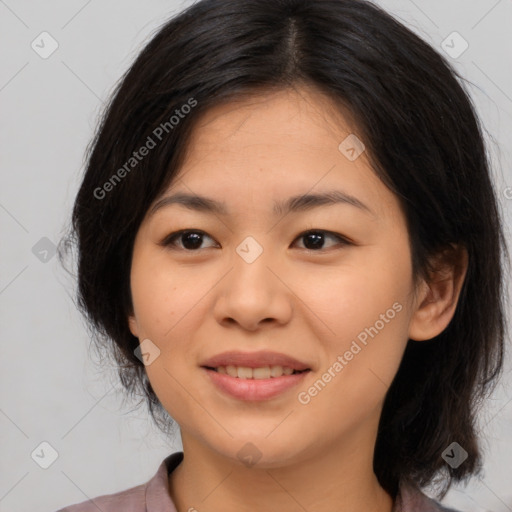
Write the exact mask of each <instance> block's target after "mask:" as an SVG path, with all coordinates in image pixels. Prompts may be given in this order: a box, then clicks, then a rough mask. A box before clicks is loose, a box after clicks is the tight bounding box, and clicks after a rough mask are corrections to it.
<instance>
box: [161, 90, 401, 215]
mask: <svg viewBox="0 0 512 512" xmlns="http://www.w3.org/2000/svg"><path fill="white" fill-rule="evenodd" d="M356 130H357V127H356V126H355V124H354V122H353V120H352V118H351V116H350V114H349V113H348V112H347V113H345V112H344V113H343V114H342V113H341V111H340V109H339V108H337V107H336V106H335V105H334V104H333V102H332V101H331V100H330V99H329V98H327V97H326V96H324V95H323V94H321V93H320V92H318V91H316V90H312V89H307V88H306V89H300V90H292V89H287V90H282V91H278V92H273V93H267V94H259V95H257V96H251V97H246V98H244V99H238V100H234V101H230V102H227V103H224V104H222V105H217V106H215V107H213V108H211V109H209V110H207V111H206V112H205V113H204V114H203V115H202V117H201V118H200V119H199V120H198V122H197V124H196V126H195V128H194V130H193V132H192V134H191V139H190V141H189V145H188V150H187V153H186V156H185V159H184V162H183V165H182V167H181V168H180V170H179V172H178V173H177V175H176V176H175V177H174V179H173V182H172V184H171V185H170V186H169V188H168V190H167V191H166V192H165V193H164V194H163V195H166V194H168V193H170V192H171V191H172V192H177V191H181V192H187V193H193V194H194V193H195V194H197V195H203V196H210V197H215V198H218V199H219V200H220V201H223V202H225V203H228V204H229V203H233V204H235V203H237V202H239V203H240V204H243V205H245V206H247V201H248V200H249V201H257V202H258V203H261V201H262V200H267V201H268V203H269V205H271V206H272V207H273V205H274V204H275V202H276V201H277V200H280V199H286V198H287V197H289V196H291V195H300V194H306V193H315V192H320V191H323V190H333V189H338V190H340V189H341V190H343V192H345V193H346V194H349V195H351V196H354V197H357V198H358V199H360V200H361V202H363V203H366V204H373V205H372V209H373V210H374V211H375V212H376V213H377V214H380V215H382V214H384V213H385V212H384V210H387V211H388V214H389V210H390V209H393V208H395V209H396V208H397V207H398V205H397V201H396V199H395V198H394V196H393V194H392V193H391V192H390V191H389V190H388V189H387V188H386V187H385V186H384V185H383V183H382V182H381V181H380V180H379V179H378V177H377V176H376V175H375V173H374V171H373V170H372V168H371V166H370V164H369V162H368V158H367V155H366V154H365V152H364V151H363V152H362V153H361V154H360V156H359V157H357V158H355V159H353V158H352V159H349V158H348V157H347V153H346V152H345V149H346V148H345V146H346V144H345V143H344V141H347V140H348V142H349V143H350V142H351V141H353V139H352V138H353V137H357V135H356V134H355V133H354V132H355V131H356ZM342 143H343V144H345V146H343V148H342V149H343V150H341V149H340V144H342ZM356 149H357V148H356ZM377 198H378V201H377ZM376 201H377V203H378V204H376ZM253 206H254V205H253ZM379 210H380V211H379Z"/></svg>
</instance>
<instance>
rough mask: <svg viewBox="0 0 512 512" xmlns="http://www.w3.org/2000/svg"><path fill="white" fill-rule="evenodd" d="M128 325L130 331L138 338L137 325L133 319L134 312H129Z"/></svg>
mask: <svg viewBox="0 0 512 512" xmlns="http://www.w3.org/2000/svg"><path fill="white" fill-rule="evenodd" d="M128 326H129V328H130V331H131V333H132V334H133V335H134V336H135V337H136V338H138V337H139V334H138V333H139V327H138V325H137V320H136V319H135V314H133V313H132V314H131V315H130V316H129V317H128Z"/></svg>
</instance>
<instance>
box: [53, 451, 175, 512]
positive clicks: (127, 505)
mask: <svg viewBox="0 0 512 512" xmlns="http://www.w3.org/2000/svg"><path fill="white" fill-rule="evenodd" d="M182 460H183V452H176V453H172V454H171V455H169V456H167V457H166V458H165V459H164V460H163V461H162V462H161V464H160V466H159V467H158V470H157V472H156V474H155V475H154V476H153V477H152V478H151V479H150V480H149V481H148V482H146V483H145V484H140V485H137V486H136V487H130V488H129V489H126V490H124V491H120V492H116V493H113V494H104V495H101V496H98V497H97V498H93V499H88V500H87V501H82V502H80V503H75V504H73V505H68V506H67V507H64V508H61V509H59V510H57V511H56V512H98V511H101V512H146V511H147V510H150V509H151V510H168V511H169V512H176V508H175V506H174V503H173V502H172V499H171V497H170V495H169V482H168V476H169V474H170V472H171V471H173V470H174V469H175V468H176V466H177V465H178V464H179V463H180V462H181V461H182Z"/></svg>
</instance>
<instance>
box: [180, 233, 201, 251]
mask: <svg viewBox="0 0 512 512" xmlns="http://www.w3.org/2000/svg"><path fill="white" fill-rule="evenodd" d="M181 236H182V242H183V247H185V249H197V248H198V247H200V246H201V237H202V236H203V235H201V234H199V233H183V234H182V235H181ZM191 237H192V239H193V240H194V241H193V242H192V243H191V244H189V243H187V240H190V239H191Z"/></svg>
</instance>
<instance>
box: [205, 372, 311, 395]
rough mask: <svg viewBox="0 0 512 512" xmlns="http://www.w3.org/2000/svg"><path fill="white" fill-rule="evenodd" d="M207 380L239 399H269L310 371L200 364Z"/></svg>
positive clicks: (288, 389)
mask: <svg viewBox="0 0 512 512" xmlns="http://www.w3.org/2000/svg"><path fill="white" fill-rule="evenodd" d="M201 368H202V370H203V371H204V372H205V373H206V376H207V378H208V381H209V382H210V383H211V384H213V385H214V387H215V388H216V389H217V391H220V392H221V393H222V394H224V395H227V396H229V397H230V398H235V399H236V400H243V401H263V400H270V399H273V398H275V397H278V396H279V395H284V394H285V392H286V391H290V390H291V389H292V388H294V387H296V386H298V385H299V384H300V383H301V382H302V381H303V380H304V379H305V378H306V376H307V374H308V373H310V372H311V370H310V369H309V368H308V369H305V370H294V369H292V368H289V367H284V368H283V367H281V366H273V367H272V366H271V367H269V366H267V367H258V368H249V367H240V366H238V367H236V366H218V367H211V366H202V367H201Z"/></svg>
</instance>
